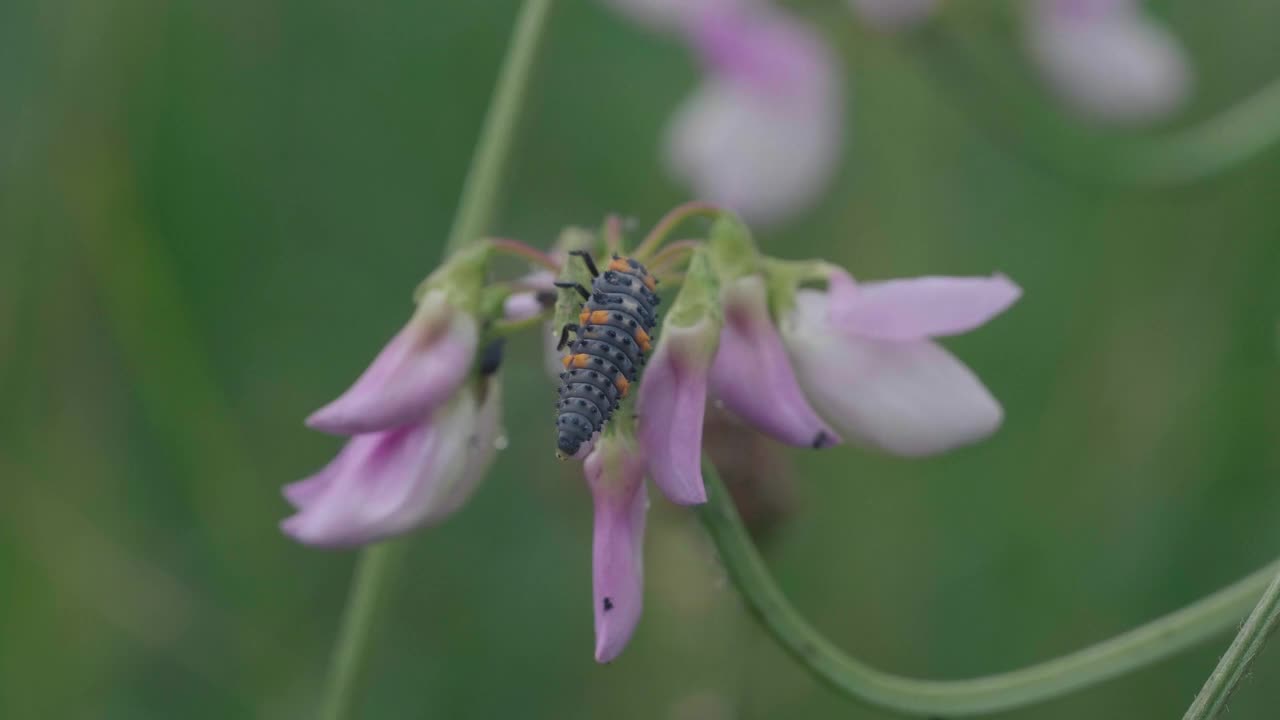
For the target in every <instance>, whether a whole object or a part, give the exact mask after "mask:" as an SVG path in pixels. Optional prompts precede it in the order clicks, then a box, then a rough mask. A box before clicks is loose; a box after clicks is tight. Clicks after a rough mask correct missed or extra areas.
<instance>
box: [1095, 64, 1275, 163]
mask: <svg viewBox="0 0 1280 720" xmlns="http://www.w3.org/2000/svg"><path fill="white" fill-rule="evenodd" d="M1278 140H1280V79H1277V80H1273V81H1271V83H1270V84H1268V85H1266V86H1265V87H1263V88H1262V89H1261V90H1259V91H1257V92H1256V93H1254V94H1253V95H1251V96H1249V97H1248V98H1246V99H1244V100H1242V101H1240V102H1239V103H1237V104H1235V105H1233V106H1231V107H1229V108H1227V109H1226V110H1224V111H1222V112H1220V113H1218V114H1217V115H1215V116H1213V117H1211V118H1209V119H1208V120H1206V121H1204V122H1202V123H1200V124H1199V125H1195V126H1192V127H1189V128H1186V129H1184V130H1180V131H1177V132H1175V133H1173V134H1171V135H1168V136H1167V137H1164V138H1156V139H1154V140H1150V141H1148V142H1147V143H1145V144H1142V145H1139V146H1137V147H1135V148H1134V149H1133V150H1132V151H1131V152H1129V153H1128V154H1125V155H1122V156H1120V157H1119V158H1118V160H1117V163H1116V174H1117V177H1119V178H1120V179H1122V180H1126V181H1128V182H1133V183H1137V184H1146V185H1175V184H1183V183H1191V182H1195V181H1197V180H1202V179H1204V178H1207V177H1211V176H1213V175H1216V174H1219V173H1223V172H1226V171H1228V170H1231V169H1232V168H1233V167H1235V166H1236V165H1239V164H1241V163H1243V162H1245V161H1246V160H1248V159H1249V158H1251V157H1253V156H1254V155H1257V154H1259V153H1261V152H1262V151H1264V150H1266V149H1267V148H1268V147H1270V146H1271V145H1274V144H1275V143H1276V142H1277V141H1278Z"/></svg>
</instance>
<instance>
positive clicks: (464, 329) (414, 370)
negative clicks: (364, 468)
mask: <svg viewBox="0 0 1280 720" xmlns="http://www.w3.org/2000/svg"><path fill="white" fill-rule="evenodd" d="M478 340H479V331H478V328H477V327H476V321H475V319H474V318H472V317H471V316H470V315H469V314H466V313H462V312H459V311H457V310H456V309H455V308H453V307H452V306H451V305H450V304H449V302H448V300H447V298H446V295H445V293H444V291H440V290H436V291H432V292H430V293H428V294H427V295H426V296H425V297H423V298H422V300H421V301H420V302H419V304H418V309H417V310H416V311H415V312H414V314H413V317H412V318H411V319H410V320H409V322H408V324H406V325H405V327H404V328H403V329H401V330H400V332H399V333H397V334H396V336H395V337H394V338H392V340H391V342H389V343H388V344H387V346H386V347H385V348H383V350H382V352H380V353H379V354H378V356H377V358H375V359H374V361H373V363H372V364H371V365H370V366H369V368H368V369H367V370H365V371H364V374H362V375H361V376H360V377H359V379H357V380H356V382H355V384H354V385H352V386H351V388H350V389H348V390H347V391H346V392H344V393H343V394H342V395H341V396H339V397H338V399H337V400H334V401H333V402H331V403H329V404H328V405H326V406H324V407H322V408H320V409H319V410H317V411H316V412H314V413H312V415H311V416H310V417H308V418H307V426H308V427H311V428H314V429H316V430H322V431H324V432H329V433H334V434H337V435H356V434H359V433H371V432H378V431H382V430H389V429H392V428H397V427H400V426H402V425H407V424H410V423H413V422H416V421H418V420H420V419H421V418H422V417H424V416H426V415H428V414H430V413H431V412H432V411H433V410H435V409H436V408H437V407H439V406H440V405H441V404H443V403H444V402H445V401H446V400H448V399H449V397H450V396H452V395H453V394H454V391H456V390H457V389H458V387H459V386H460V385H461V384H462V382H463V380H464V379H465V378H466V376H467V373H468V372H470V370H471V361H472V359H473V357H474V356H475V352H476V344H477V342H478Z"/></svg>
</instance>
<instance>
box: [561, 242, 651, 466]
mask: <svg viewBox="0 0 1280 720" xmlns="http://www.w3.org/2000/svg"><path fill="white" fill-rule="evenodd" d="M570 255H576V256H578V257H581V258H582V261H583V262H584V263H586V266H587V270H588V271H589V272H590V273H591V278H592V279H591V289H590V290H587V288H585V287H583V286H582V284H581V283H574V282H558V283H556V285H557V286H558V287H562V288H571V289H574V290H577V291H578V294H580V295H581V296H582V299H583V300H584V301H585V302H584V303H583V306H582V312H581V313H580V314H579V315H578V322H577V323H576V324H574V323H569V324H567V325H565V326H564V328H563V329H562V330H561V332H560V343H559V345H557V346H556V348H557V349H563V348H564V347H565V345H568V346H569V354H568V355H566V356H565V357H564V368H565V369H564V372H562V373H560V398H559V400H558V401H557V402H556V430H557V433H558V437H557V442H556V447H557V454H558V455H560V456H561V457H562V458H563V457H573V458H579V457H582V456H585V455H586V453H587V452H590V449H591V444H592V443H591V441H592V440H593V439H594V437H595V435H596V433H598V432H600V430H601V429H603V428H604V425H605V423H607V422H608V421H609V417H610V416H611V415H613V412H614V410H617V409H618V404H619V403H620V402H621V401H622V399H623V398H625V397H626V396H627V393H628V391H629V390H630V389H631V385H632V384H633V383H635V382H636V380H637V378H638V377H639V375H640V368H642V367H643V366H644V363H645V358H646V356H647V355H648V353H649V350H650V348H651V347H652V342H653V340H652V335H653V328H654V326H655V325H656V324H657V321H658V312H657V307H658V303H659V302H661V301H660V300H659V298H658V296H657V294H655V292H654V290H655V289H656V288H657V285H658V281H657V280H656V279H655V278H654V277H653V276H652V275H650V274H649V271H648V270H647V269H645V266H644V265H642V264H640V263H639V262H638V261H636V260H635V259H634V258H629V257H619V256H617V255H614V256H613V260H612V261H610V263H609V265H608V267H606V268H605V271H604V272H603V273H601V272H600V271H599V270H598V269H597V268H596V263H595V261H594V260H593V259H592V258H591V255H590V254H589V253H587V252H586V251H584V250H577V251H574V252H571V253H570ZM569 333H574V334H576V335H577V339H576V340H574V341H573V342H572V343H570V342H569Z"/></svg>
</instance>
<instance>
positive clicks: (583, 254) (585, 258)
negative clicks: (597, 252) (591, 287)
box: [569, 250, 600, 278]
mask: <svg viewBox="0 0 1280 720" xmlns="http://www.w3.org/2000/svg"><path fill="white" fill-rule="evenodd" d="M569 254H570V255H577V256H578V257H580V258H582V262H584V263H586V264H587V272H589V273H591V277H593V278H594V277H600V271H599V270H597V269H596V261H595V259H593V258H592V257H591V253H589V252H587V251H586V250H570V251H569Z"/></svg>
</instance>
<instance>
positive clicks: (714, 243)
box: [707, 212, 760, 285]
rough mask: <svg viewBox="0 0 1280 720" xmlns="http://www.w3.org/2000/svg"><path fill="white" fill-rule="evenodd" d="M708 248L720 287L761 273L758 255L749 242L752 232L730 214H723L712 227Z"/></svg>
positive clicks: (752, 242)
mask: <svg viewBox="0 0 1280 720" xmlns="http://www.w3.org/2000/svg"><path fill="white" fill-rule="evenodd" d="M707 246H708V247H709V248H710V251H711V265H712V267H713V268H715V271H716V275H718V276H719V278H720V284H721V285H728V284H729V283H731V282H733V281H734V280H737V279H738V278H740V277H742V276H744V275H751V274H753V273H755V272H758V271H759V269H760V253H759V252H758V251H757V250H756V244H755V241H754V240H752V238H751V230H749V229H748V228H747V226H746V224H745V223H743V222H742V220H740V219H739V218H738V216H736V215H733V214H732V213H728V212H726V213H724V214H722V215H721V216H720V217H719V218H717V219H716V221H715V223H713V224H712V225H711V233H710V235H709V237H708V238H707Z"/></svg>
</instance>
